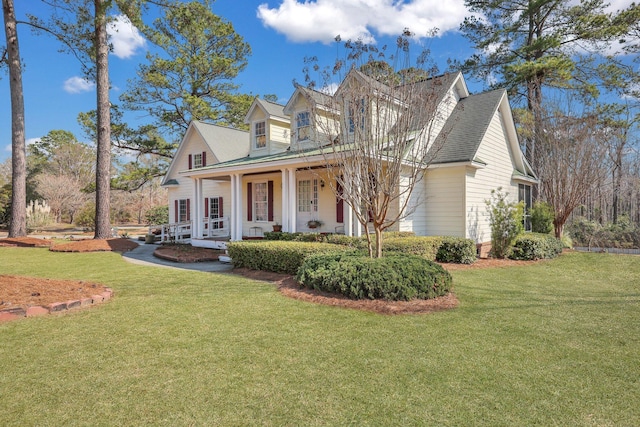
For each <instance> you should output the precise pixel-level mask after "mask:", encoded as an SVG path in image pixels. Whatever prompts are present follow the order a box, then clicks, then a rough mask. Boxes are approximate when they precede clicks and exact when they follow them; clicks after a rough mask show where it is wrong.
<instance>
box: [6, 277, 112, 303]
mask: <svg viewBox="0 0 640 427" xmlns="http://www.w3.org/2000/svg"><path fill="white" fill-rule="evenodd" d="M104 290H105V287H104V286H102V285H98V284H96V283H92V282H84V281H78V280H55V279H44V278H41V277H26V276H6V275H0V310H2V309H5V308H15V307H22V308H25V309H26V308H27V307H32V306H36V305H40V306H47V305H49V304H53V303H58V302H66V301H71V300H78V299H82V298H90V297H92V296H93V295H96V294H100V293H102V292H103V291H104Z"/></svg>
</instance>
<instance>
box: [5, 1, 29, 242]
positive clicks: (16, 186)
mask: <svg viewBox="0 0 640 427" xmlns="http://www.w3.org/2000/svg"><path fill="white" fill-rule="evenodd" d="M2 12H3V15H4V31H5V35H6V39H7V48H6V62H7V63H8V65H9V81H10V84H9V86H10V91H11V159H12V178H11V184H12V185H11V220H10V223H9V237H20V236H26V235H27V153H26V144H25V139H24V98H23V93H22V66H21V64H20V47H19V45H18V31H17V27H16V14H15V9H14V7H13V0H2ZM3 59H4V57H3Z"/></svg>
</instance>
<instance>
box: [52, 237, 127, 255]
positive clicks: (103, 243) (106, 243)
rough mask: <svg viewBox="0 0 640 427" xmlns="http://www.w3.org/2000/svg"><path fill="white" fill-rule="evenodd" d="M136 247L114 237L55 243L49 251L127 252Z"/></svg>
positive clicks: (125, 240)
mask: <svg viewBox="0 0 640 427" xmlns="http://www.w3.org/2000/svg"><path fill="white" fill-rule="evenodd" d="M137 247H138V244H137V243H136V242H133V241H131V240H129V239H121V238H119V237H114V238H112V239H82V240H74V241H71V242H68V243H67V242H64V243H57V244H55V245H53V246H52V247H51V248H50V249H49V250H51V251H53V252H100V251H115V252H127V251H130V250H132V249H135V248H137Z"/></svg>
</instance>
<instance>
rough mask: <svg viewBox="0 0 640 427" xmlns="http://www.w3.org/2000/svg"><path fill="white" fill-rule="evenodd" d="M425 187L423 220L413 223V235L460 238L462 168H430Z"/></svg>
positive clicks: (462, 194) (462, 228)
mask: <svg viewBox="0 0 640 427" xmlns="http://www.w3.org/2000/svg"><path fill="white" fill-rule="evenodd" d="M425 186H426V195H425V198H424V199H423V200H422V201H421V203H422V205H423V207H422V208H421V209H423V210H424V223H414V228H415V231H416V234H419V235H427V236H455V237H464V236H465V230H464V220H465V219H464V198H465V194H464V167H452V168H439V169H430V170H428V172H427V176H426V181H425Z"/></svg>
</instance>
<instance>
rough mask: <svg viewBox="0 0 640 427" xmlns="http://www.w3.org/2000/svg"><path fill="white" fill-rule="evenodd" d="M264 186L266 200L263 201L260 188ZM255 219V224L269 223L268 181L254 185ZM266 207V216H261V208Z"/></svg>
mask: <svg viewBox="0 0 640 427" xmlns="http://www.w3.org/2000/svg"><path fill="white" fill-rule="evenodd" d="M262 186H264V193H263V194H264V198H263V199H261V198H259V196H261V191H260V190H259V188H261V187H262ZM252 193H253V200H252V203H253V218H254V221H255V222H268V221H269V185H268V184H267V181H259V182H254V183H253V191H252ZM262 207H264V216H261V213H260V212H261V208H262Z"/></svg>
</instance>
